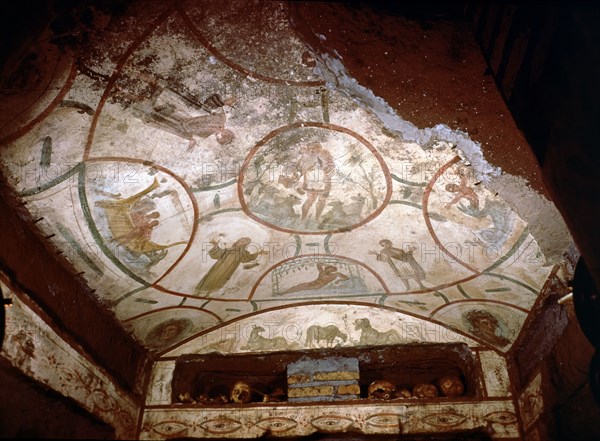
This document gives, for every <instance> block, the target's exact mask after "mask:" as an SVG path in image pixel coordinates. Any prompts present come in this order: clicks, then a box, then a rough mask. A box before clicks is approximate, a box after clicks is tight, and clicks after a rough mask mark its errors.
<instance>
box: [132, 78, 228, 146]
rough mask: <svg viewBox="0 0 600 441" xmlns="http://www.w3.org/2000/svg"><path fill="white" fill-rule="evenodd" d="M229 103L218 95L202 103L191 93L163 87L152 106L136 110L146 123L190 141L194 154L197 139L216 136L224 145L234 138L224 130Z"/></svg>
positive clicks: (136, 108) (155, 95) (140, 105)
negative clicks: (225, 107) (226, 108)
mask: <svg viewBox="0 0 600 441" xmlns="http://www.w3.org/2000/svg"><path fill="white" fill-rule="evenodd" d="M227 103H229V101H228V100H226V101H223V100H222V99H221V97H220V96H219V95H218V94H212V95H210V96H209V97H208V98H206V99H205V100H204V101H199V100H197V99H196V97H194V96H192V95H190V94H187V93H183V92H176V91H174V90H173V89H171V88H168V87H164V88H158V89H157V90H156V92H155V93H154V94H153V96H152V98H151V102H150V103H148V102H142V103H138V104H137V105H136V106H135V110H136V111H137V113H138V114H139V116H140V118H141V119H143V120H144V121H146V122H148V123H151V124H153V125H155V126H157V127H158V128H160V129H162V130H165V131H167V132H170V133H173V134H175V135H177V136H180V137H182V138H184V139H187V140H189V141H190V144H189V146H188V151H191V150H192V149H193V148H194V147H195V146H196V141H195V140H194V137H195V136H197V137H200V138H208V137H209V136H211V135H215V137H216V140H217V142H218V143H219V144H223V145H225V144H230V143H231V142H232V141H233V140H234V139H235V135H234V134H233V132H232V131H231V130H228V129H226V128H225V122H226V121H227V115H226V114H225V111H224V110H223V107H224V106H225V105H227Z"/></svg>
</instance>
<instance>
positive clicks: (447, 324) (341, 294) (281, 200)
mask: <svg viewBox="0 0 600 441" xmlns="http://www.w3.org/2000/svg"><path fill="white" fill-rule="evenodd" d="M178 5H179V3H175V6H170V7H168V8H166V9H165V6H164V5H162V4H161V2H143V3H141V4H139V5H136V4H134V6H133V10H132V14H133V15H135V11H136V10H135V8H144V14H143V17H152V18H151V19H148V18H146V19H144V20H146V22H143V21H139V22H136V23H135V25H133V26H131V23H129V26H125V24H126V23H125V22H126V20H127V18H124V19H123V20H124V22H123V23H121V24H119V23H113V22H111V24H110V26H108V27H107V28H106V29H105V31H104V34H103V37H102V38H97V39H95V40H93V41H91V42H90V44H91V47H92V50H91V51H89V53H87V55H85V56H84V57H83V58H79V59H75V57H74V56H72V55H71V54H70V53H69V52H67V51H65V52H61V51H58V50H55V49H53V48H54V47H55V46H52V45H48V47H45V46H44V45H41V46H40V47H39V53H38V54H37V58H35V57H34V58H32V60H31V69H30V72H29V76H27V77H26V78H23V77H20V78H19V81H17V80H16V79H15V81H13V83H12V84H11V85H10V87H12V89H10V90H5V99H4V102H3V106H4V108H3V109H2V112H0V115H1V118H2V120H1V121H0V123H1V126H2V128H1V133H0V137H1V138H2V143H3V144H4V146H3V148H2V150H1V151H0V159H1V166H2V172H3V173H4V174H5V175H6V176H7V178H8V179H9V181H10V183H11V185H12V186H13V187H14V189H15V191H16V192H17V193H18V194H19V195H20V197H21V198H22V200H23V202H24V203H26V207H27V208H28V210H29V211H30V212H31V213H32V214H33V215H34V217H35V218H36V219H38V220H39V221H38V222H37V223H36V225H37V227H39V228H40V229H41V230H42V231H43V232H44V234H45V236H46V237H47V240H48V241H50V242H52V243H53V244H54V245H55V246H56V247H58V249H60V250H61V251H62V253H63V254H64V255H65V256H67V258H68V259H69V260H70V261H71V262H72V264H73V265H74V266H75V267H76V268H77V269H78V271H79V272H80V274H79V275H80V276H81V277H83V278H84V279H85V280H86V281H87V283H88V284H89V285H90V286H91V287H92V288H93V289H95V294H96V295H97V296H98V299H99V300H100V301H101V302H102V304H104V305H106V307H107V308H109V309H111V310H112V311H114V314H115V316H116V317H117V318H118V319H119V320H120V321H121V322H122V323H123V325H124V326H125V327H126V328H127V329H128V330H130V331H131V332H132V334H133V335H134V337H135V338H136V339H137V340H139V341H140V342H141V343H142V344H143V345H144V346H145V347H147V348H148V349H150V350H151V351H153V352H154V353H156V354H157V355H169V354H170V355H180V354H185V353H205V352H213V351H218V352H221V353H245V352H248V353H250V352H260V351H273V350H282V349H307V348H315V347H334V346H340V347H343V346H353V345H380V344H390V343H400V342H410V341H413V340H414V341H434V342H440V341H466V342H470V344H473V345H480V346H484V347H488V348H491V349H493V350H496V351H498V352H500V353H504V352H506V351H508V350H509V349H510V347H511V345H512V343H513V342H514V341H515V339H516V337H517V336H518V334H519V331H520V329H521V327H522V325H523V323H524V321H525V319H526V318H527V316H528V313H529V311H530V310H531V308H532V306H533V305H534V303H535V301H536V298H537V296H538V294H539V293H540V290H541V289H542V287H543V285H544V283H545V281H546V279H547V278H548V276H549V274H550V273H551V271H552V269H553V263H554V262H549V261H547V259H546V257H545V256H544V254H543V253H542V252H541V251H540V248H539V246H538V243H537V242H536V240H535V238H534V237H533V236H532V234H531V233H530V232H529V229H528V225H527V222H526V221H525V220H523V219H522V217H521V216H520V215H519V213H517V212H516V211H514V210H513V208H512V207H511V205H510V204H509V203H508V202H506V201H504V200H502V199H501V197H500V196H499V195H498V194H497V193H496V192H494V191H492V190H489V189H488V188H487V187H486V182H485V181H482V180H481V179H480V175H479V173H478V171H480V169H479V170H476V169H475V164H472V163H471V161H470V159H468V158H467V155H465V153H464V152H465V151H466V150H468V149H471V150H472V149H473V146H475V143H473V142H472V141H471V140H470V139H469V138H468V134H467V133H463V132H455V131H451V130H449V129H447V128H444V127H437V128H435V129H434V130H432V129H427V130H421V131H418V133H419V136H418V137H415V136H414V133H413V134H411V136H406V135H407V134H406V133H404V132H403V130H402V129H401V128H399V127H402V126H401V125H397V126H395V127H390V125H389V123H388V122H385V123H384V121H382V120H381V119H380V118H378V116H377V114H376V112H373V111H372V110H371V109H369V108H368V107H365V106H363V105H360V104H359V103H358V101H357V100H356V99H355V95H353V94H351V93H348V90H347V89H344V88H343V87H341V86H339V85H336V84H335V83H333V82H331V81H327V80H326V79H327V78H329V77H328V76H327V73H326V72H325V69H326V66H325V65H324V64H323V63H322V59H320V58H319V57H318V56H317V55H316V54H314V53H313V52H312V51H311V50H310V48H309V47H308V46H307V45H305V44H304V43H303V42H302V41H301V40H300V39H299V38H298V37H297V36H296V34H294V32H293V31H292V30H291V28H290V25H289V19H288V14H287V11H286V6H285V4H280V3H272V2H265V3H259V4H256V5H254V6H253V9H252V14H253V16H252V17H249V18H248V17H243V15H244V14H245V13H247V12H246V11H247V10H246V9H243V8H240V7H238V4H237V3H235V2H230V3H225V4H222V3H220V2H219V3H217V2H204V3H202V2H195V3H190V4H185V6H178ZM245 18H248V19H247V20H246V19H245ZM140 20H141V19H140ZM244 23H248V24H247V25H244ZM120 25H123V26H120ZM323 38H325V37H323ZM42 60H43V63H42V62H41V61H42ZM42 66H43V68H42ZM330 73H331V72H329V74H330ZM33 85H36V87H32V86H33ZM39 85H42V86H43V87H39ZM338 86H339V87H338ZM24 90H28V91H30V92H29V93H28V95H27V96H26V97H25V98H26V99H24V98H23V91H24ZM360 90H361V89H360V88H357V89H356V90H355V91H354V92H356V93H359V92H360ZM363 92H364V91H363ZM365 93H366V92H365ZM11 94H12V95H11ZM11 96H14V102H13V101H11ZM398 120H399V119H398ZM399 121H400V120H399ZM409 126H410V124H409V123H407V125H406V127H409ZM411 130H413V131H414V130H416V129H415V128H414V126H412V128H411ZM415 139H420V140H422V141H419V142H416V141H414V140H415ZM325 326H329V328H327V329H328V330H327V331H323V328H324V327H325ZM323 332H324V334H323ZM320 333H321V334H322V335H325V336H327V337H328V338H325V339H323V338H322V335H321V334H320Z"/></svg>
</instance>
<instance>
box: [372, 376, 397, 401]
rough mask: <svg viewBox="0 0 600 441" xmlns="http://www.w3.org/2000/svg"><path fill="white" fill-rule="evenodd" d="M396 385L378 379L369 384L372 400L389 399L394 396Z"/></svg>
mask: <svg viewBox="0 0 600 441" xmlns="http://www.w3.org/2000/svg"><path fill="white" fill-rule="evenodd" d="M394 392H396V386H394V385H393V384H392V383H390V382H389V381H384V380H377V381H373V382H372V383H371V384H369V389H368V398H369V399H372V400H389V399H391V398H392V397H393V396H394Z"/></svg>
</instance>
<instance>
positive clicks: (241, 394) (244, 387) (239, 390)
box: [230, 381, 252, 403]
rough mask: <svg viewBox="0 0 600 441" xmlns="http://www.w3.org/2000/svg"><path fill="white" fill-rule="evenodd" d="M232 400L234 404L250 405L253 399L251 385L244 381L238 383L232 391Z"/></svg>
mask: <svg viewBox="0 0 600 441" xmlns="http://www.w3.org/2000/svg"><path fill="white" fill-rule="evenodd" d="M230 398H231V401H232V402H234V403H249V402H250V398H252V391H251V390H250V385H249V384H248V383H246V382H244V381H238V382H237V383H235V384H234V385H233V388H232V389H231V395H230Z"/></svg>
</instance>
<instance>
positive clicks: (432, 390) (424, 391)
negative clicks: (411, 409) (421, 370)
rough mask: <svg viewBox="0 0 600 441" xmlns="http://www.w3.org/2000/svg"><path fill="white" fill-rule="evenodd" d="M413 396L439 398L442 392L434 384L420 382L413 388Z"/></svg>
mask: <svg viewBox="0 0 600 441" xmlns="http://www.w3.org/2000/svg"><path fill="white" fill-rule="evenodd" d="M412 393H413V396H415V397H417V398H437V397H439V396H440V392H439V391H438V389H437V387H435V385H433V384H427V383H419V384H417V385H415V387H414V388H413V391H412Z"/></svg>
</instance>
